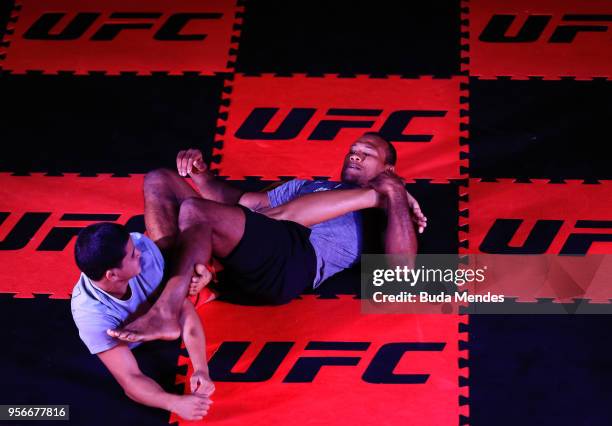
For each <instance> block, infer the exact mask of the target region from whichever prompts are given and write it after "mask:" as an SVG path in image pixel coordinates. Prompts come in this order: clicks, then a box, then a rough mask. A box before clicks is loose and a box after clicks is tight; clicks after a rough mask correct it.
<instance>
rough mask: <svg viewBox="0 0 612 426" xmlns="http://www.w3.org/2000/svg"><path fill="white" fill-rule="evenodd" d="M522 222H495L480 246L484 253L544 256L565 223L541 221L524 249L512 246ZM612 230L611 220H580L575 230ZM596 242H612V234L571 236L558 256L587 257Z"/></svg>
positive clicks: (531, 232) (530, 235) (506, 220)
mask: <svg viewBox="0 0 612 426" xmlns="http://www.w3.org/2000/svg"><path fill="white" fill-rule="evenodd" d="M522 223H523V220H522V219H496V220H495V222H494V223H493V225H492V226H491V228H490V229H489V231H488V232H487V235H486V236H485V237H484V239H483V241H482V243H481V244H480V247H479V249H480V251H481V252H483V253H497V254H541V253H546V251H547V250H548V248H549V247H550V245H551V244H552V243H553V240H554V239H555V238H556V237H557V235H558V233H559V230H560V229H561V226H562V225H563V223H564V221H563V220H538V221H537V222H536V223H535V225H534V226H533V228H532V229H531V230H530V231H529V235H528V236H527V239H526V240H525V242H524V243H523V245H522V246H518V247H514V246H510V241H511V240H512V238H513V237H514V235H515V234H516V232H517V231H518V229H519V228H520V227H521V225H522ZM587 228H588V229H599V230H608V232H609V231H611V230H612V220H578V221H576V223H575V224H574V229H575V230H581V229H587ZM595 242H612V233H602V232H589V233H578V232H576V233H571V234H570V235H569V236H568V237H567V239H566V240H565V243H564V244H563V247H562V248H561V250H560V252H559V254H563V255H584V254H586V253H587V252H588V251H589V248H590V247H591V244H593V243H595Z"/></svg>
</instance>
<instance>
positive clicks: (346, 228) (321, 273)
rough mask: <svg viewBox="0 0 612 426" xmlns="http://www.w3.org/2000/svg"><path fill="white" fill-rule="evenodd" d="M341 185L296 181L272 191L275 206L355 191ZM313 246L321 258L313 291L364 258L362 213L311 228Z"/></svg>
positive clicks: (269, 192)
mask: <svg viewBox="0 0 612 426" xmlns="http://www.w3.org/2000/svg"><path fill="white" fill-rule="evenodd" d="M351 188H355V186H353V185H348V184H344V183H341V182H329V181H319V180H317V181H310V180H300V179H294V180H291V181H289V182H287V183H284V184H283V185H280V186H278V187H276V188H274V189H273V190H271V191H268V199H269V200H270V206H271V207H273V208H274V207H277V206H279V205H281V204H285V203H287V202H289V201H291V200H293V199H294V198H298V197H300V196H302V195H305V194H310V193H312V192H319V191H330V190H334V189H351ZM310 229H311V231H312V232H311V234H310V243H311V244H312V246H313V247H314V250H315V253H316V255H317V274H316V276H315V280H314V283H313V288H317V287H318V286H319V285H320V284H321V283H322V282H323V281H325V280H326V279H327V278H329V277H331V276H332V275H334V274H335V273H337V272H340V271H342V270H343V269H346V268H348V267H350V266H352V265H353V264H355V263H356V262H357V261H358V260H359V258H360V256H361V248H362V229H361V214H360V213H359V212H352V213H347V214H344V215H342V216H338V217H336V218H334V219H331V220H328V221H325V222H321V223H318V224H316V225H313V226H311V227H310Z"/></svg>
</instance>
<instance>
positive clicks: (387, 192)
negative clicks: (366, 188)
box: [369, 170, 427, 234]
mask: <svg viewBox="0 0 612 426" xmlns="http://www.w3.org/2000/svg"><path fill="white" fill-rule="evenodd" d="M369 183H370V186H371V187H372V188H374V190H376V192H378V193H379V194H381V195H384V196H385V197H387V198H392V197H401V196H403V193H406V196H407V197H408V206H409V207H410V213H411V215H410V216H411V218H412V221H413V222H414V223H415V224H416V225H417V227H418V231H419V234H421V233H423V231H424V230H425V228H426V227H427V217H425V215H424V214H423V212H422V211H421V206H419V203H418V202H417V200H415V199H414V197H413V196H412V195H410V193H409V192H408V191H406V189H405V183H404V180H403V179H402V178H400V177H399V176H398V175H396V174H395V173H393V172H392V171H390V170H387V171H384V172H382V173H381V174H379V175H378V176H376V177H375V178H374V179H372V180H370V182H369Z"/></svg>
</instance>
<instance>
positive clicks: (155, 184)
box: [143, 169, 199, 254]
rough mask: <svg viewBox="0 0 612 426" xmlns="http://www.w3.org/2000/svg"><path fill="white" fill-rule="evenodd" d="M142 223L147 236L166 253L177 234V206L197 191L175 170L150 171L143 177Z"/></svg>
mask: <svg viewBox="0 0 612 426" xmlns="http://www.w3.org/2000/svg"><path fill="white" fill-rule="evenodd" d="M143 190H144V213H145V215H144V216H145V226H146V228H147V233H148V235H149V238H151V239H152V240H153V241H154V242H155V243H156V244H157V246H158V247H159V248H160V249H161V250H162V251H163V252H164V254H166V253H167V252H168V251H170V250H171V249H172V248H173V246H174V244H175V242H176V239H177V237H178V234H179V226H178V217H179V207H180V205H181V203H182V202H183V201H185V200H186V199H188V198H193V197H198V196H199V195H198V193H197V192H196V191H195V190H194V189H193V188H192V187H191V186H190V185H189V184H188V183H187V182H186V181H185V179H183V178H182V177H180V176H179V175H178V174H177V173H176V171H171V170H168V169H158V170H153V171H152V172H149V173H147V174H146V176H145V178H144V185H143Z"/></svg>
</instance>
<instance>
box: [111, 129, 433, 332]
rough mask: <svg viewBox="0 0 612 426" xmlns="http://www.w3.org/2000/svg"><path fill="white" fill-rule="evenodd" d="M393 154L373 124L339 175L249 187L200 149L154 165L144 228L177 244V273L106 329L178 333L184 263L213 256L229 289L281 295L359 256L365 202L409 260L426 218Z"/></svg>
mask: <svg viewBox="0 0 612 426" xmlns="http://www.w3.org/2000/svg"><path fill="white" fill-rule="evenodd" d="M396 161H397V154H396V152H395V148H394V147H393V145H392V144H391V143H389V142H388V141H386V140H385V139H384V138H382V137H381V136H380V135H378V134H376V133H371V132H369V133H365V134H364V135H363V136H361V137H360V138H358V139H357V140H356V141H355V142H353V143H352V144H351V146H350V148H349V151H348V153H347V154H346V156H345V158H344V161H343V164H342V182H327V181H304V180H293V181H291V182H288V183H286V184H284V185H281V186H280V187H278V188H276V189H273V190H272V191H269V192H267V193H257V192H246V193H245V192H243V191H241V190H239V189H237V188H233V187H232V186H230V185H229V184H228V183H226V182H224V181H222V180H219V179H216V178H215V176H214V175H213V174H212V173H210V171H209V170H208V169H207V167H206V164H205V163H204V161H203V158H202V153H201V152H200V151H199V150H196V149H190V150H187V151H181V152H179V154H178V156H177V160H176V162H177V169H178V172H179V174H178V175H177V174H176V172H172V171H170V170H155V171H153V172H150V173H148V174H147V175H146V176H145V181H144V198H145V223H146V226H147V232H148V235H149V236H150V238H151V239H152V240H153V241H154V242H155V243H156V244H157V245H158V246H159V247H160V248H161V249H162V251H166V250H172V248H176V251H177V253H178V254H179V255H178V256H177V259H179V261H178V264H177V265H176V268H175V273H174V274H172V275H173V276H174V277H175V279H172V278H171V279H170V280H169V282H168V284H167V285H166V287H165V289H164V291H163V292H162V294H161V296H160V298H159V299H158V301H157V302H156V303H155V304H154V306H153V307H152V308H151V309H150V310H149V311H148V312H147V313H146V314H144V315H142V316H141V317H139V318H137V319H136V320H134V321H132V322H129V321H128V322H127V323H125V324H123V325H120V326H117V327H116V328H115V329H114V330H112V331H111V332H110V335H111V336H112V337H115V338H117V339H120V340H124V341H127V342H130V341H146V340H153V339H168V338H172V337H173V336H176V334H177V333H178V329H179V326H178V311H179V307H180V306H181V303H182V300H183V299H184V296H185V294H186V292H187V288H188V286H189V280H188V279H187V278H186V271H189V270H190V268H191V269H193V264H194V263H201V264H205V263H207V262H209V261H211V258H213V257H214V258H215V259H217V260H218V261H219V262H220V263H221V264H222V265H223V266H224V268H225V269H224V274H225V278H226V283H225V285H226V287H231V290H232V291H234V290H236V291H238V292H239V293H241V294H243V295H245V296H246V297H248V298H249V299H250V300H251V301H253V302H259V303H271V304H279V303H287V302H288V301H290V300H292V299H293V298H295V297H296V296H297V295H299V294H301V293H302V292H303V291H304V289H305V288H307V287H317V286H319V285H320V284H321V283H322V282H323V281H324V280H325V279H327V278H328V277H330V276H332V275H333V274H335V273H337V272H338V271H340V270H342V269H345V268H348V267H349V266H351V265H353V264H354V263H355V262H357V260H358V259H359V257H360V255H361V249H362V236H361V223H360V215H359V213H358V210H361V209H365V208H370V207H384V209H385V211H386V213H387V228H386V230H385V231H384V240H385V243H384V245H385V247H384V249H385V252H386V253H394V254H403V255H405V256H406V257H407V258H410V259H413V258H414V255H415V254H416V231H415V224H416V226H417V227H418V229H419V232H421V231H422V230H423V228H424V227H425V226H426V218H425V217H424V216H423V214H422V213H421V211H420V208H419V205H418V203H417V202H416V200H414V198H413V197H411V196H410V194H409V193H408V192H407V191H406V189H405V185H404V182H403V181H402V179H400V178H399V177H398V176H397V175H395V174H394V165H395V163H396ZM330 174H331V173H330ZM185 176H190V177H191V179H192V181H193V183H194V184H195V186H196V187H197V191H196V190H195V189H194V188H193V187H192V186H191V185H189V184H188V183H187V182H186V181H185V180H184V179H182V178H181V177H185Z"/></svg>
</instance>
